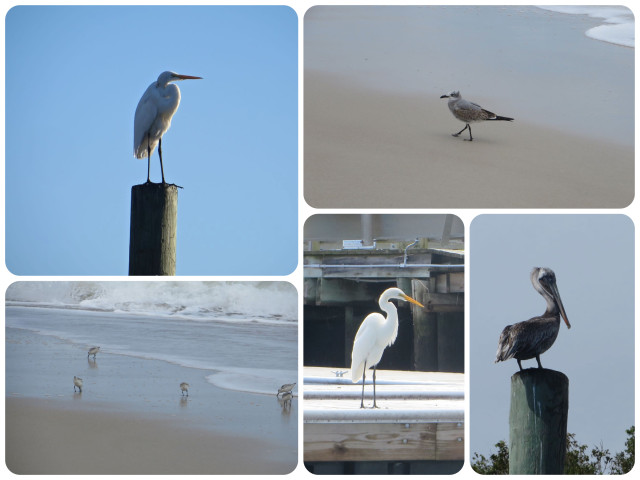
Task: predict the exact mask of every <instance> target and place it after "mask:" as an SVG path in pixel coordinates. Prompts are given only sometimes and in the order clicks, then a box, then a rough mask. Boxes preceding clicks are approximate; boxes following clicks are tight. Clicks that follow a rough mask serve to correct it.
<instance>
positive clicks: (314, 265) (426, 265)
mask: <svg viewBox="0 0 640 480" xmlns="http://www.w3.org/2000/svg"><path fill="white" fill-rule="evenodd" d="M398 267H412V268H434V269H438V268H442V269H447V268H464V264H456V265H443V264H441V263H416V264H407V265H403V264H401V263H389V264H387V263H384V264H380V265H370V264H365V265H346V264H344V265H329V264H324V263H309V264H306V265H304V268H398Z"/></svg>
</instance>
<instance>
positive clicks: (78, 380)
mask: <svg viewBox="0 0 640 480" xmlns="http://www.w3.org/2000/svg"><path fill="white" fill-rule="evenodd" d="M76 387H78V390H80V393H82V379H81V378H80V377H76V376H75V375H74V376H73V391H74V392H75V391H76Z"/></svg>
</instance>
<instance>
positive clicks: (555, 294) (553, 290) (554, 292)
mask: <svg viewBox="0 0 640 480" xmlns="http://www.w3.org/2000/svg"><path fill="white" fill-rule="evenodd" d="M551 295H553V298H554V299H555V301H556V303H557V304H558V307H560V315H562V319H563V320H564V323H566V324H567V328H571V324H570V323H569V319H568V318H567V314H566V312H565V311H564V305H563V304H562V299H561V298H560V292H558V287H557V286H556V284H555V283H554V284H553V285H551Z"/></svg>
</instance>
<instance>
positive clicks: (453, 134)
mask: <svg viewBox="0 0 640 480" xmlns="http://www.w3.org/2000/svg"><path fill="white" fill-rule="evenodd" d="M467 128H469V124H468V123H467V124H466V125H465V126H464V128H463V129H462V130H460V131H459V132H458V133H452V134H451V135H452V136H454V137H457V136H458V135H460V134H461V133H462V132H464V131H465V130H466V129H467ZM469 131H471V128H469Z"/></svg>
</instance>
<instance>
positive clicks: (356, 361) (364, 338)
mask: <svg viewBox="0 0 640 480" xmlns="http://www.w3.org/2000/svg"><path fill="white" fill-rule="evenodd" d="M394 298H395V299H398V300H404V301H407V302H411V303H415V304H416V305H418V306H420V307H423V305H422V304H421V303H420V302H418V301H416V300H414V299H413V298H411V297H410V296H409V295H406V294H405V293H404V292H403V291H402V290H400V289H399V288H387V289H386V290H385V291H384V292H382V295H380V300H379V301H378V304H379V305H380V308H381V309H382V310H384V311H385V312H386V313H387V317H386V318H385V317H384V316H383V315H382V314H380V313H378V312H374V313H370V314H369V315H367V316H366V317H365V319H364V320H363V321H362V323H361V324H360V328H358V333H356V338H355V340H354V341H353V350H352V351H351V381H352V382H357V381H358V379H359V378H360V377H362V396H361V397H360V408H364V384H365V376H366V372H367V368H372V367H373V408H378V406H377V405H376V365H377V364H378V362H379V361H380V359H381V358H382V353H383V352H384V349H385V348H387V346H389V345H393V342H395V341H396V337H397V336H398V310H397V309H396V306H395V305H394V304H393V303H391V300H392V299H394Z"/></svg>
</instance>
